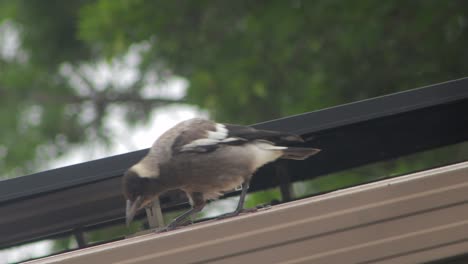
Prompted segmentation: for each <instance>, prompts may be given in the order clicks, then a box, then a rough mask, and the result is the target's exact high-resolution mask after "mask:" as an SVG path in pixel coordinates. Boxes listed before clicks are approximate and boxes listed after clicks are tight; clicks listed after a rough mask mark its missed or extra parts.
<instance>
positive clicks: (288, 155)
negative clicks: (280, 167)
mask: <svg viewBox="0 0 468 264" xmlns="http://www.w3.org/2000/svg"><path fill="white" fill-rule="evenodd" d="M319 152H320V149H316V148H299V147H288V148H287V149H284V150H283V155H282V156H281V157H280V158H281V159H293V160H305V159H307V158H308V157H310V156H312V155H315V154H317V153H319Z"/></svg>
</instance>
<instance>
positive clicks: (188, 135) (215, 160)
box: [123, 118, 320, 230]
mask: <svg viewBox="0 0 468 264" xmlns="http://www.w3.org/2000/svg"><path fill="white" fill-rule="evenodd" d="M296 142H303V139H302V138H301V137H300V136H297V135H294V134H289V133H283V132H276V131H267V130H258V129H254V128H252V127H247V126H240V125H232V124H220V123H215V122H213V121H210V120H206V119H201V118H193V119H189V120H186V121H183V122H181V123H179V124H177V125H176V126H174V127H173V128H171V129H169V130H168V131H167V132H165V133H164V134H163V135H161V136H160V137H159V139H157V140H156V142H155V143H154V144H153V146H152V147H151V148H150V150H149V153H148V154H147V155H146V156H145V157H144V158H143V159H142V160H141V161H140V162H138V163H137V164H135V165H134V166H132V167H131V168H130V169H129V170H128V171H126V172H125V174H124V177H123V191H124V195H125V197H126V199H127V206H126V221H127V225H128V224H129V223H130V222H131V221H132V219H133V217H134V216H135V213H136V212H137V210H139V209H141V208H144V207H145V206H147V205H148V204H150V203H151V201H152V200H153V199H154V198H155V197H157V196H159V195H160V194H162V193H164V192H166V191H169V190H174V189H180V190H182V191H184V192H185V193H186V194H187V197H188V198H189V202H190V204H191V205H192V208H191V209H190V210H188V211H187V212H185V213H183V214H181V215H180V216H178V217H177V218H175V219H174V220H173V221H172V222H171V223H170V224H169V225H168V226H167V227H166V230H171V229H174V228H175V227H177V225H179V224H181V223H183V222H184V221H185V220H186V219H187V218H188V217H189V216H190V215H192V214H194V213H197V212H199V211H201V210H202V209H203V207H204V206H205V203H206V201H207V200H211V199H216V198H218V197H219V196H221V195H222V194H223V193H224V192H226V191H230V190H233V189H234V188H236V187H238V186H242V192H241V195H240V198H239V202H238V205H237V208H236V210H235V211H234V212H232V213H229V214H226V215H224V216H223V217H227V216H235V215H237V214H239V213H240V212H241V211H242V210H243V204H244V199H245V196H246V194H247V190H248V188H249V182H250V179H251V177H252V174H253V173H254V172H255V171H256V170H257V169H258V168H260V167H262V166H263V165H265V164H267V163H269V162H272V161H275V160H276V159H278V158H282V159H294V160H303V159H306V158H308V157H309V156H311V155H314V154H316V153H318V152H319V151H320V150H319V149H316V148H302V147H287V145H288V143H296ZM275 144H280V145H275ZM283 145H286V146H283Z"/></svg>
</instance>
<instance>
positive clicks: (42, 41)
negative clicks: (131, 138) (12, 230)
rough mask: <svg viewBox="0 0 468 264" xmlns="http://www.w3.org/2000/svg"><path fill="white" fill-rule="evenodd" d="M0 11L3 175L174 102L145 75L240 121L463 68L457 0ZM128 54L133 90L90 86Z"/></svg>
mask: <svg viewBox="0 0 468 264" xmlns="http://www.w3.org/2000/svg"><path fill="white" fill-rule="evenodd" d="M0 10H2V11H0V15H1V18H0V19H1V20H0V21H2V22H3V24H4V25H5V24H7V23H8V24H9V25H10V26H11V27H14V28H15V30H17V32H19V39H20V43H21V47H20V51H21V52H22V53H23V55H24V56H22V57H21V56H16V57H14V58H4V57H3V58H0V67H1V69H0V94H1V95H2V98H3V101H4V103H3V104H2V105H1V106H0V120H2V127H3V128H4V129H2V130H1V132H0V139H1V140H0V142H2V144H1V146H0V150H2V151H0V155H3V159H2V163H1V166H2V170H3V171H11V170H12V169H14V168H25V167H26V168H28V166H29V170H31V169H32V168H34V165H35V164H36V163H34V161H36V162H37V161H38V160H39V161H41V162H42V161H44V160H47V159H49V158H52V157H56V156H57V155H60V154H61V153H63V152H64V150H66V149H68V148H69V147H70V145H73V144H76V143H80V142H84V141H89V140H106V139H109V138H108V136H107V135H108V134H107V133H105V132H106V131H105V127H103V120H105V118H106V115H107V114H108V112H109V106H112V105H118V106H119V107H122V108H123V109H125V113H126V115H127V121H128V122H129V124H134V123H135V122H138V121H141V122H144V121H146V120H147V119H146V118H147V113H148V112H149V110H150V109H154V108H155V107H160V106H165V105H167V104H170V103H173V102H174V101H173V100H170V99H165V98H147V97H145V96H144V95H143V94H142V92H141V89H142V87H143V86H144V85H145V84H146V83H148V82H149V80H150V81H154V78H150V77H151V76H158V80H167V79H170V78H171V77H172V76H181V77H183V78H186V79H187V80H188V81H189V88H188V93H187V96H186V98H184V99H185V102H187V103H190V104H196V105H199V106H201V107H202V108H205V109H208V110H209V112H210V113H211V115H212V116H213V117H214V118H216V119H218V120H221V121H229V122H238V123H244V124H249V123H254V122H259V121H263V120H268V119H272V118H277V117H281V116H287V115H291V114H298V113H302V112H306V111H311V110H315V109H320V108H323V107H328V106H332V105H336V104H340V103H345V102H350V101H355V100H359V99H364V98H368V97H374V96H378V95H382V94H387V93H391V92H395V91H400V90H404V89H408V88H414V87H418V86H422V85H427V84H431V83H435V82H441V81H446V80H450V79H455V78H459V77H463V76H464V74H465V73H466V72H467V68H468V55H467V52H466V47H467V46H468V34H467V13H468V11H467V10H468V3H467V2H466V1H434V0H432V1H385V2H379V1H367V0H360V1H352V2H350V1H329V0H316V1H300V0H295V1H227V0H225V1H143V0H119V1H113V0H96V1H91V0H81V1H72V2H69V1H66V2H64V1H52V0H51V1H46V2H44V1H25V0H16V1H6V0H4V1H2V2H0ZM139 45H140V46H144V47H145V48H144V49H142V51H141V52H140V54H141V56H142V61H141V63H139V64H138V68H139V77H140V78H139V79H138V80H136V81H134V82H132V83H130V84H126V85H124V86H123V87H117V86H116V85H114V84H112V83H110V84H108V85H106V86H105V87H101V88H99V87H97V85H96V84H95V83H93V81H92V80H90V77H89V76H87V75H86V74H84V73H83V70H82V68H83V65H91V66H92V65H96V64H97V63H98V62H99V61H102V60H104V59H105V60H107V61H108V62H111V61H114V60H118V59H121V58H122V56H124V54H126V53H127V52H128V51H129V50H131V49H134V48H135V47H138V46H139ZM64 72H65V73H68V74H64ZM70 73H73V74H74V76H75V79H76V78H78V79H79V80H80V81H79V82H78V83H79V85H77V84H76V82H73V81H72V80H71V78H70V75H71V74H70ZM77 86H78V87H77ZM83 90H84V92H83ZM7 98H8V99H7ZM176 101H177V102H178V100H176ZM89 108H91V109H93V111H92V112H93V114H92V115H91V118H87V119H85V120H83V118H82V115H83V111H85V109H89ZM31 116H32V117H31ZM19 138H21V140H18V139H19ZM2 153H3V154H2ZM25 164H29V165H28V166H26V165H25Z"/></svg>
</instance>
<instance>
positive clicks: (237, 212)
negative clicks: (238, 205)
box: [216, 208, 258, 220]
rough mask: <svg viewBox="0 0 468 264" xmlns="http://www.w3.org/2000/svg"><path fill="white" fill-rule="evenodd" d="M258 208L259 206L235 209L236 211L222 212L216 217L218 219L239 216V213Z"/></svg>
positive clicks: (254, 210)
mask: <svg viewBox="0 0 468 264" xmlns="http://www.w3.org/2000/svg"><path fill="white" fill-rule="evenodd" d="M257 210H258V209H257V208H248V209H241V210H235V211H234V212H230V213H226V214H222V215H220V216H218V217H216V219H218V220H221V219H226V218H229V217H233V216H237V215H239V214H241V213H252V212H256V211H257Z"/></svg>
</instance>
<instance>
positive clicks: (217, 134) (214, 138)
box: [181, 123, 237, 151]
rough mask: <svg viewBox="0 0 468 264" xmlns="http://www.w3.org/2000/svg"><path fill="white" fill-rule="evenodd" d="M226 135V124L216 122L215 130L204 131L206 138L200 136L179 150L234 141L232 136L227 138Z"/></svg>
mask: <svg viewBox="0 0 468 264" xmlns="http://www.w3.org/2000/svg"><path fill="white" fill-rule="evenodd" d="M227 136H228V130H227V129H226V126H225V125H223V124H219V123H217V124H216V130H215V131H206V138H200V139H197V140H194V141H192V142H190V143H189V144H186V145H184V146H182V149H181V151H190V150H193V149H196V148H197V147H206V146H211V145H216V144H219V143H221V142H230V141H234V138H227ZM236 140H237V139H236Z"/></svg>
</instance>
